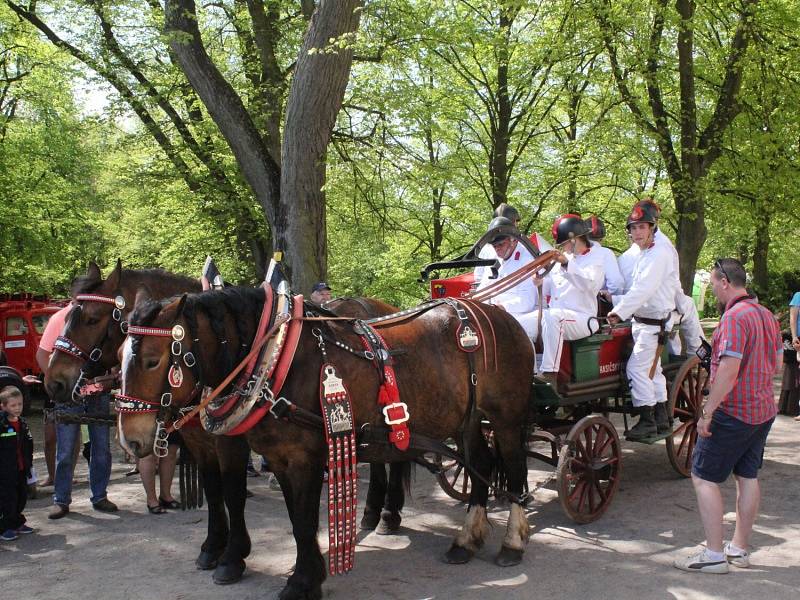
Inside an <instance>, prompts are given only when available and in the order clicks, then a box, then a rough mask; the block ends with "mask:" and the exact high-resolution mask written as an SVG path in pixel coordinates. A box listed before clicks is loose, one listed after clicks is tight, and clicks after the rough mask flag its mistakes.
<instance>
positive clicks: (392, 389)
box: [359, 323, 411, 452]
mask: <svg viewBox="0 0 800 600" xmlns="http://www.w3.org/2000/svg"><path fill="white" fill-rule="evenodd" d="M364 327H365V330H364V332H363V333H360V335H359V337H360V338H361V343H362V344H363V345H364V348H365V349H366V350H367V351H368V352H372V353H378V352H381V351H385V352H386V358H385V359H384V360H383V361H380V360H378V357H377V356H376V357H375V358H374V359H373V360H374V362H375V365H376V366H377V367H378V368H379V369H380V368H382V369H383V383H381V387H380V388H379V389H378V404H379V405H380V406H382V407H383V420H384V422H385V423H386V424H387V425H388V426H389V427H390V428H391V431H390V432H389V441H390V442H391V443H392V444H394V445H395V448H397V449H398V450H401V451H403V452H405V451H406V450H408V445H409V443H410V442H411V432H410V431H409V429H408V419H409V414H408V405H406V403H405V402H400V390H399V388H398V387H397V377H396V376H395V373H394V367H393V366H392V364H391V360H392V359H391V356H390V355H389V346H387V345H386V340H384V339H383V336H381V334H380V333H378V332H377V331H376V330H375V329H374V328H373V327H371V326H370V325H369V324H367V323H364Z"/></svg>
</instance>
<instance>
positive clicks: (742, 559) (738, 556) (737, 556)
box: [722, 542, 750, 569]
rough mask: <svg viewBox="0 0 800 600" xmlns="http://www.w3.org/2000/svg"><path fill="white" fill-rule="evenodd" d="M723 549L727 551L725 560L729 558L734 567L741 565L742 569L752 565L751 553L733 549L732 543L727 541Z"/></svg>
mask: <svg viewBox="0 0 800 600" xmlns="http://www.w3.org/2000/svg"><path fill="white" fill-rule="evenodd" d="M722 551H723V552H724V553H725V560H727V561H728V562H729V563H730V564H732V565H733V566H734V567H739V568H740V569H746V568H747V567H749V566H750V553H749V552H747V550H745V551H744V552H741V551H739V550H736V552H732V551H731V543H730V542H725V546H724V547H723V548H722Z"/></svg>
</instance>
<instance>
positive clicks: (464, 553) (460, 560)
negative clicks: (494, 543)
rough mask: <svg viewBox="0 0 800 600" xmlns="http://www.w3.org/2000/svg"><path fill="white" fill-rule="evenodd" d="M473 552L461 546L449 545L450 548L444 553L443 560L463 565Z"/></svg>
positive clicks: (451, 563) (470, 558) (450, 563)
mask: <svg viewBox="0 0 800 600" xmlns="http://www.w3.org/2000/svg"><path fill="white" fill-rule="evenodd" d="M473 554H474V553H473V552H472V551H470V550H467V549H466V548H464V547H463V546H456V545H455V544H453V545H452V546H450V550H448V551H447V554H445V555H444V562H446V563H447V564H449V565H463V564H466V563H468V562H469V561H470V560H472V556H473Z"/></svg>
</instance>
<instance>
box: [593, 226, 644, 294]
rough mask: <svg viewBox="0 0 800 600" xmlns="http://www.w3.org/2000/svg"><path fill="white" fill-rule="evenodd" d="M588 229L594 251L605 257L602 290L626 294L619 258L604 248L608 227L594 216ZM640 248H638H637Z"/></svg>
mask: <svg viewBox="0 0 800 600" xmlns="http://www.w3.org/2000/svg"><path fill="white" fill-rule="evenodd" d="M584 223H585V224H586V228H587V229H588V230H589V240H590V241H591V243H592V251H593V252H597V253H598V254H599V255H600V256H602V257H603V271H604V272H605V281H604V282H603V287H602V289H604V290H608V292H609V293H610V294H612V295H617V294H622V293H624V292H625V279H624V278H623V277H622V273H620V271H619V264H618V263H617V257H616V255H615V254H614V252H612V251H611V249H610V248H606V247H605V246H603V243H602V240H603V239H604V238H605V237H606V226H605V224H604V223H603V221H602V220H601V219H600V217H598V216H597V215H592V216H591V217H589V218H588V219H586V221H584ZM637 248H638V246H637Z"/></svg>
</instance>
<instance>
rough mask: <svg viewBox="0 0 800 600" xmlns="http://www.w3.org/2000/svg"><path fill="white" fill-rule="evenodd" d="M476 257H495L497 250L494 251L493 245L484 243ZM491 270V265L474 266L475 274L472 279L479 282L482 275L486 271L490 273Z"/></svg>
mask: <svg viewBox="0 0 800 600" xmlns="http://www.w3.org/2000/svg"><path fill="white" fill-rule="evenodd" d="M478 258H486V259H490V258H497V252H495V251H494V246H492V245H491V244H486V245H484V247H483V248H481V251H480V252H479V253H478ZM491 272H492V268H491V267H475V271H473V273H474V276H475V279H474V281H475V282H476V283H480V282H481V280H483V276H484V275H485V274H486V273H491ZM495 281H496V280H495Z"/></svg>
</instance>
